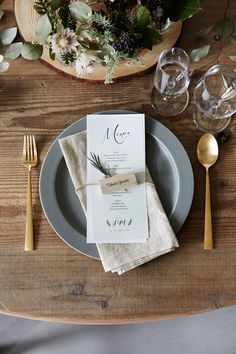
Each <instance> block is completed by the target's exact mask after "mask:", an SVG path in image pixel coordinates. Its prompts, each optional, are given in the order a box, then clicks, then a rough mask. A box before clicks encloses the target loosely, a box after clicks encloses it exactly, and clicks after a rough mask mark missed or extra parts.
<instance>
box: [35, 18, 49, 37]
mask: <svg viewBox="0 0 236 354" xmlns="http://www.w3.org/2000/svg"><path fill="white" fill-rule="evenodd" d="M51 32H52V25H51V22H50V21H49V18H48V15H47V14H44V15H43V16H40V17H39V19H38V21H37V23H36V36H37V39H38V41H39V42H42V43H45V42H46V41H47V38H48V36H49V34H50V33H51Z"/></svg>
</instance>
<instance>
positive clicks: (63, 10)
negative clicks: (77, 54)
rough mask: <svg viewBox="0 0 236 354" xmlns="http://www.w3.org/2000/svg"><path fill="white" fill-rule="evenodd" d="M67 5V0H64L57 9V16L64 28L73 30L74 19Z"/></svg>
mask: <svg viewBox="0 0 236 354" xmlns="http://www.w3.org/2000/svg"><path fill="white" fill-rule="evenodd" d="M69 5H70V1H69V0H65V1H64V2H63V5H62V6H61V7H60V9H59V17H60V19H61V21H62V25H63V26H64V27H65V28H70V29H71V30H73V31H75V29H76V19H75V18H74V17H73V16H72V15H71V13H70V9H69Z"/></svg>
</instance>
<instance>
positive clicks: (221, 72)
mask: <svg viewBox="0 0 236 354" xmlns="http://www.w3.org/2000/svg"><path fill="white" fill-rule="evenodd" d="M194 99H195V102H196V109H195V113H194V122H195V124H196V125H197V127H198V128H199V129H201V130H203V131H206V132H209V133H212V134H214V133H218V132H221V131H222V130H224V129H225V128H226V127H227V126H228V125H229V123H230V120H231V116H232V115H233V114H234V113H235V112H236V71H235V70H234V69H233V68H232V67H230V66H225V65H214V66H212V67H211V68H210V69H209V70H208V71H207V72H206V73H205V75H204V76H203V77H202V78H201V80H200V81H199V82H198V84H197V86H196V87H195V90H194Z"/></svg>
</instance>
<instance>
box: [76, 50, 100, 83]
mask: <svg viewBox="0 0 236 354" xmlns="http://www.w3.org/2000/svg"><path fill="white" fill-rule="evenodd" d="M99 63H100V60H99V59H98V58H97V57H95V55H92V54H89V53H81V54H80V56H79V57H78V58H77V60H76V62H75V69H76V75H77V77H81V76H86V75H87V74H90V73H91V72H93V71H94V70H95V69H96V68H97V67H98V66H99Z"/></svg>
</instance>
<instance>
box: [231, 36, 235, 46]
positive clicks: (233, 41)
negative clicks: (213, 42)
mask: <svg viewBox="0 0 236 354" xmlns="http://www.w3.org/2000/svg"><path fill="white" fill-rule="evenodd" d="M230 41H231V42H232V43H233V44H236V35H232V36H230Z"/></svg>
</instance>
